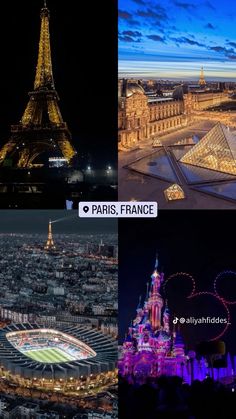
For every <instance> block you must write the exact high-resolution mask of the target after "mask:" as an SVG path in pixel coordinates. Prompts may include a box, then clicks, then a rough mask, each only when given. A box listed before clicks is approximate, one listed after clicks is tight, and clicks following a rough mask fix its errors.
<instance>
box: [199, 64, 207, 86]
mask: <svg viewBox="0 0 236 419" xmlns="http://www.w3.org/2000/svg"><path fill="white" fill-rule="evenodd" d="M198 84H199V86H206V80H205V79H204V71H203V67H201V72H200V79H199V81H198Z"/></svg>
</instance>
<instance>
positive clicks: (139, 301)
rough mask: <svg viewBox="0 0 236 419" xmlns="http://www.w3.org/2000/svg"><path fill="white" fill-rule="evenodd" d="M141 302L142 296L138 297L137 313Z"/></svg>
mask: <svg viewBox="0 0 236 419" xmlns="http://www.w3.org/2000/svg"><path fill="white" fill-rule="evenodd" d="M141 300H142V295H140V296H139V300H138V306H137V311H138V310H141V309H142V304H141Z"/></svg>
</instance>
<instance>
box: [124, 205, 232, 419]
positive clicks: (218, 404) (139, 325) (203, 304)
mask: <svg viewBox="0 0 236 419" xmlns="http://www.w3.org/2000/svg"><path fill="white" fill-rule="evenodd" d="M221 215H222V211H214V212H212V211H211V212H210V211H209V212H208V211H207V212H202V211H198V212H196V211H192V212H191V213H189V215H188V217H186V211H178V212H176V213H175V217H173V212H172V211H162V212H160V215H159V219H156V220H145V222H143V223H140V222H137V221H135V220H129V232H130V235H129V237H128V238H127V234H126V231H127V228H128V225H127V224H128V220H125V221H124V222H123V223H122V226H120V228H119V249H120V250H119V310H120V314H119V323H120V327H119V332H120V333H119V360H118V370H119V412H120V415H121V416H120V417H122V418H124V419H126V418H129V417H130V416H129V412H132V414H133V416H132V417H134V418H136V417H138V418H141V419H145V418H147V417H148V418H158V417H160V418H173V419H174V418H179V419H190V418H201V419H202V418H220V417H227V418H230V417H231V414H232V415H233V416H234V415H235V413H236V411H235V385H236V384H235V383H236V374H235V371H236V344H235V338H234V336H235V333H234V330H235V321H236V311H235V295H236V294H235V292H236V283H235V278H236V264H235V257H234V251H233V249H232V247H231V245H230V243H227V233H226V231H227V228H230V225H231V223H232V222H233V219H234V212H233V211H229V212H228V214H227V219H225V220H224V223H223V224H221V223H220V220H221ZM225 218H226V217H225ZM139 221H140V220H139ZM189 223H191V230H192V231H191V232H189ZM215 225H218V228H217V230H216V229H215ZM201 229H203V230H204V229H207V231H208V234H207V235H205V236H204V242H203V240H202V234H201ZM195 248H198V249H199V250H198V253H196V252H195V251H194V250H195ZM127 278H129V281H128V282H127ZM225 400H227V402H225Z"/></svg>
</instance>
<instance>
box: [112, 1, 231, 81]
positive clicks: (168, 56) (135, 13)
mask: <svg viewBox="0 0 236 419" xmlns="http://www.w3.org/2000/svg"><path fill="white" fill-rule="evenodd" d="M201 66H203V67H204V70H205V77H206V79H208V80H223V79H224V80H232V81H236V3H235V2H233V1H231V0H224V1H222V0H210V1H204V0H203V1H202V0H189V1H188V0H183V1H182V0H159V1H158V0H119V73H120V76H130V77H148V78H152V77H155V78H156V77H157V78H162V79H180V80H186V79H191V80H197V79H198V78H199V72H200V67H201Z"/></svg>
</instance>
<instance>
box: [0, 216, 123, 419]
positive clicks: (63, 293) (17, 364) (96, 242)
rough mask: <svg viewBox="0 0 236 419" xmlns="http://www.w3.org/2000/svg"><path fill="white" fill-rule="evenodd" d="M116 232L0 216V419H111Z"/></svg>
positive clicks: (56, 219)
mask: <svg viewBox="0 0 236 419" xmlns="http://www.w3.org/2000/svg"><path fill="white" fill-rule="evenodd" d="M116 229H117V226H116V222H115V221H114V220H108V221H106V220H104V221H103V222H101V220H100V222H99V223H98V222H97V220H93V222H91V220H89V221H87V220H81V219H79V218H78V215H77V212H76V211H69V212H68V211H53V210H50V211H49V210H43V211H37V210H33V211H29V210H28V211H27V210H26V211H17V210H16V211H14V219H12V211H10V210H8V211H2V214H1V219H0V242H1V249H2V250H1V257H0V271H1V272H0V318H1V328H0V417H9V418H13V417H14V418H15V417H17V418H23V417H24V418H25V417H27V418H36V419H38V418H46V417H52V418H58V419H60V418H62V417H66V418H67V417H68V418H94V417H96V418H116V417H118V416H117V370H116V368H117V335H118V326H117V309H118V303H117V292H118V273H117V263H118V262H117V257H118V255H117V232H116ZM4 415H5V416H4ZM6 415H8V416H6ZM47 415H51V416H47Z"/></svg>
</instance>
